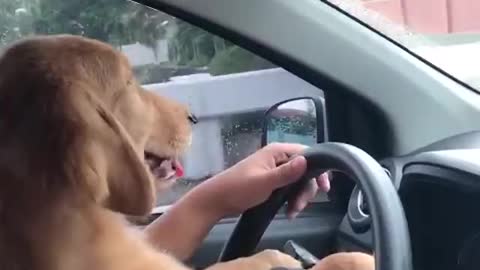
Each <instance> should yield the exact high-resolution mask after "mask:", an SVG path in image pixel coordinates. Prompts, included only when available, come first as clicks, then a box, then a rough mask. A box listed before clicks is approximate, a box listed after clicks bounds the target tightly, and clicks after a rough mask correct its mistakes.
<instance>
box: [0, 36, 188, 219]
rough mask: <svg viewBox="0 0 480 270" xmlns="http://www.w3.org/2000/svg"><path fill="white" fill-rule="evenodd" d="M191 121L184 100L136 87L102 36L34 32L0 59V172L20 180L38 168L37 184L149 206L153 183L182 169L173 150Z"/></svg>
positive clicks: (123, 206) (136, 208)
mask: <svg viewBox="0 0 480 270" xmlns="http://www.w3.org/2000/svg"><path fill="white" fill-rule="evenodd" d="M2 121H3V122H2ZM195 121H196V119H195V117H194V116H193V115H192V114H190V112H189V111H188V109H187V108H186V107H185V106H183V105H181V104H179V103H177V102H174V101H173V100H170V99H167V98H165V97H162V96H159V95H156V94H153V93H152V92H149V91H146V90H145V89H143V88H142V87H141V86H140V85H139V83H138V82H137V81H136V80H135V78H134V75H133V72H132V69H131V67H130V64H129V63H128V60H127V59H126V57H125V56H124V55H123V54H121V53H120V52H119V51H117V50H115V49H114V48H113V47H111V46H110V45H107V44H105V43H102V42H99V41H95V40H91V39H87V38H83V37H77V36H70V35H56V36H39V37H35V38H30V39H26V40H22V41H20V42H18V43H16V44H13V45H12V46H11V47H10V48H8V49H6V50H5V52H4V55H3V56H2V58H1V59H0V141H2V142H0V147H2V148H3V152H2V149H0V152H1V153H0V172H1V171H3V174H5V173H6V172H7V171H8V173H7V175H9V176H11V177H12V178H15V179H17V180H16V181H17V183H18V182H19V181H18V179H25V181H27V180H26V179H28V178H37V179H30V180H29V181H31V182H30V183H27V185H32V186H36V187H37V188H38V189H37V192H40V193H41V192H42V188H41V187H42V186H48V187H49V189H48V190H44V193H53V192H54V191H56V190H58V191H61V192H63V191H65V190H69V191H72V192H75V193H82V194H83V197H84V198H88V199H91V200H94V201H95V202H96V203H100V204H102V205H104V206H106V207H108V208H111V209H112V210H114V211H118V212H121V213H124V214H128V215H144V214H148V213H149V211H150V210H151V208H152V207H153V206H154V203H155V201H156V188H155V185H157V186H158V185H160V186H165V185H168V184H169V183H171V182H173V181H174V180H175V179H176V178H177V177H178V176H181V174H183V169H182V167H181V165H180V163H179V162H178V157H179V155H181V154H182V153H183V152H184V151H185V150H186V148H187V147H188V146H189V144H190V142H191V123H192V122H195ZM19 163H20V164H23V165H19ZM20 166H22V168H20ZM19 170H21V171H19ZM22 181H23V180H22ZM12 182H13V181H12ZM20 182H21V181H20ZM10 185H11V186H13V185H14V184H13V183H10Z"/></svg>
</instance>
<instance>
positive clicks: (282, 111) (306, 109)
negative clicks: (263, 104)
mask: <svg viewBox="0 0 480 270" xmlns="http://www.w3.org/2000/svg"><path fill="white" fill-rule="evenodd" d="M265 125H266V130H265V132H266V134H265V136H266V143H267V144H269V143H272V142H289V143H301V144H304V145H314V144H316V143H317V135H318V134H317V108H316V107H315V102H314V101H313V100H312V99H310V98H302V99H296V100H291V101H286V102H284V103H281V104H279V105H277V106H275V107H273V108H271V109H270V110H269V111H268V112H267V114H266V117H265Z"/></svg>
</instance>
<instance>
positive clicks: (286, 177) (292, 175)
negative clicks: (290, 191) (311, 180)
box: [266, 156, 307, 189]
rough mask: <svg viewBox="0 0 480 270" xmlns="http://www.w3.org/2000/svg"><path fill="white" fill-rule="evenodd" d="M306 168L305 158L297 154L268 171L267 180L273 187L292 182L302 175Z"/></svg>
mask: <svg viewBox="0 0 480 270" xmlns="http://www.w3.org/2000/svg"><path fill="white" fill-rule="evenodd" d="M306 169H307V160H306V159H305V157H303V156H297V157H295V158H293V159H292V160H290V161H289V162H287V163H284V164H282V165H280V166H278V167H276V168H275V169H273V170H271V171H269V172H268V175H267V177H266V178H267V179H266V180H267V181H269V182H271V185H272V187H273V188H274V189H276V188H279V187H283V186H286V185H288V184H290V183H293V182H295V181H297V180H299V179H300V177H302V175H303V174H304V173H305V170H306Z"/></svg>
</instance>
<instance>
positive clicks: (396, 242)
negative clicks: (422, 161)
mask: <svg viewBox="0 0 480 270" xmlns="http://www.w3.org/2000/svg"><path fill="white" fill-rule="evenodd" d="M303 155H304V156H305V158H306V159H307V172H306V173H305V175H304V177H303V178H302V180H300V181H299V182H298V183H295V184H294V185H292V186H288V187H285V188H282V189H279V190H277V191H275V192H274V193H272V196H270V198H269V199H268V200H267V201H266V202H264V203H262V204H260V205H258V206H256V207H254V208H252V209H249V210H247V211H246V212H245V213H243V214H242V216H241V217H240V219H239V221H238V223H237V226H236V228H235V230H234V231H233V233H232V235H231V236H230V239H229V240H228V241H227V243H226V245H225V247H224V250H223V251H222V254H221V256H220V261H228V260H231V259H235V258H238V257H245V256H249V255H251V254H252V253H253V252H254V250H255V247H256V246H257V244H258V242H259V240H260V238H261V236H262V235H263V233H264V232H265V229H266V228H267V226H268V225H269V224H270V222H271V220H272V219H273V217H274V215H275V213H276V212H277V211H278V210H279V208H280V207H281V206H282V205H283V204H284V203H285V202H286V200H287V199H288V196H289V195H290V194H291V193H292V192H296V189H297V190H298V189H299V188H301V185H302V183H303V182H305V181H307V179H311V178H313V177H316V176H318V175H319V174H320V173H322V172H324V171H327V170H336V171H341V172H343V173H346V174H347V175H349V176H351V178H352V179H355V181H356V183H357V186H359V188H360V189H361V190H362V192H363V194H364V196H365V198H366V200H367V203H368V205H369V209H370V215H371V220H372V229H373V241H374V249H375V255H374V256H375V269H377V270H412V269H413V266H412V259H411V246H410V235H409V231H408V225H407V221H406V217H405V213H404V210H403V206H402V204H401V202H400V198H399V196H398V194H397V191H396V189H395V187H394V185H393V184H392V182H391V180H390V179H389V177H388V175H387V174H386V173H385V171H384V170H383V168H382V167H381V166H380V165H379V164H378V163H377V162H376V161H375V159H373V158H372V157H371V156H370V155H368V154H367V153H365V152H364V151H362V150H361V149H359V148H357V147H354V146H352V145H348V144H343V143H331V142H328V143H322V144H317V145H315V146H313V147H310V148H308V149H307V150H306V151H305V153H304V154H303Z"/></svg>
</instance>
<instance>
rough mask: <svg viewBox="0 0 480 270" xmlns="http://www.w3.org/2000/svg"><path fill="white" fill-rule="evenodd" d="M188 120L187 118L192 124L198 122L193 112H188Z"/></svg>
mask: <svg viewBox="0 0 480 270" xmlns="http://www.w3.org/2000/svg"><path fill="white" fill-rule="evenodd" d="M188 120H189V121H190V122H191V123H192V124H196V123H198V118H197V117H196V116H195V115H194V114H193V113H189V114H188Z"/></svg>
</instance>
